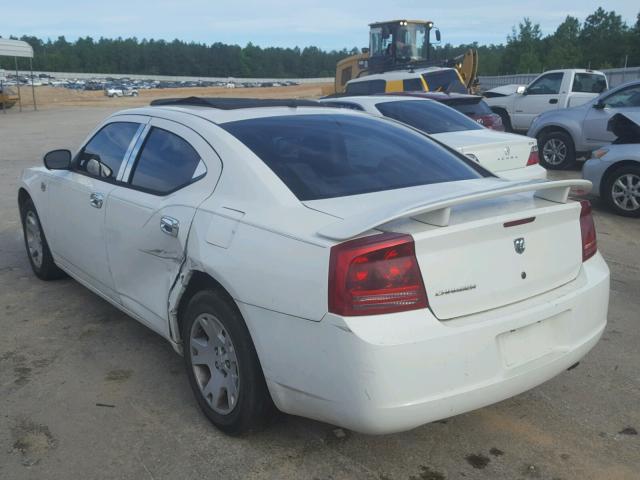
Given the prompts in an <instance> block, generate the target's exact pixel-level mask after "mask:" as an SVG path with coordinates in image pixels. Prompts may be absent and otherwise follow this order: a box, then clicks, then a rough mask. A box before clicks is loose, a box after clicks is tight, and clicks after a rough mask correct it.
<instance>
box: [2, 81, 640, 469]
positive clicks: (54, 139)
mask: <svg viewBox="0 0 640 480" xmlns="http://www.w3.org/2000/svg"><path fill="white" fill-rule="evenodd" d="M265 90H267V89H261V92H264V93H267V92H265ZM192 91H193V90H192V89H189V92H192ZM277 91H278V94H279V95H280V92H284V91H285V90H282V89H277ZM241 92H242V93H244V92H245V91H243V90H238V91H231V92H225V93H232V94H234V95H235V94H239V93H241ZM167 93H169V92H168V91H167ZM175 94H176V92H171V95H175ZM143 100H144V102H143ZM146 100H148V99H146V98H145V97H140V98H138V99H117V100H114V101H113V102H112V101H111V100H110V99H105V98H102V97H100V94H99V92H98V94H96V99H95V102H97V103H96V104H99V105H110V106H115V103H116V102H117V103H118V105H120V104H126V105H129V104H135V103H138V102H141V103H145V102H146ZM68 101H69V100H63V101H62V100H61V101H60V102H59V103H64V102H68ZM83 102H86V100H83ZM72 103H73V102H72ZM67 105H68V104H67ZM113 110H114V109H113V108H99V107H95V106H94V107H83V108H78V107H65V108H48V109H43V110H42V111H39V112H24V113H23V114H17V113H13V112H12V113H11V114H9V115H6V116H4V115H2V114H0V325H2V334H1V335H0V478H2V479H11V480H18V479H47V480H49V479H61V480H68V479H83V480H85V479H87V480H88V479H114V478H118V479H144V478H149V479H157V480H159V479H171V480H173V479H177V478H198V479H199V478H224V479H226V478H230V479H234V478H239V479H240V478H242V479H246V478H250V479H251V478H282V479H297V478H300V479H312V478H313V479H322V480H328V479H334V480H337V479H378V480H383V479H403V480H410V479H427V480H443V479H460V478H465V479H505V480H506V479H508V480H513V479H524V480H528V479H548V480H551V479H562V480H569V479H580V480H583V479H637V478H639V473H638V472H640V453H639V452H640V437H639V436H638V435H637V430H640V387H639V384H640V374H639V373H638V372H639V371H640V370H639V368H638V367H639V366H640V350H639V349H638V345H640V328H639V320H640V314H639V313H638V312H640V221H637V220H630V219H625V218H621V217H616V216H613V215H611V214H610V213H608V212H606V211H605V210H604V209H603V208H602V207H601V206H600V204H599V203H598V202H596V203H595V215H596V222H597V228H598V235H599V245H600V249H601V251H602V253H603V254H604V256H605V258H606V260H607V262H608V264H609V266H610V268H611V272H612V284H611V287H612V290H611V304H610V314H609V324H608V327H607V330H606V332H605V335H604V338H603V339H602V340H601V341H600V343H599V344H598V345H597V346H596V347H595V348H594V350H593V351H592V352H591V353H589V354H588V355H587V357H586V358H585V359H584V361H583V362H582V363H581V364H580V366H579V367H578V368H576V369H573V370H571V371H568V372H565V373H563V374H562V375H560V376H559V377H557V378H555V379H553V380H551V381H549V382H547V383H546V384H544V385H542V386H540V387H538V388H535V389H533V390H531V391H529V392H527V393H524V394H522V395H519V396H517V397H515V398H513V399H510V400H507V401H504V402H502V403H500V404H497V405H494V406H491V407H488V408H483V409H481V410H478V411H475V412H471V413H468V414H465V415H460V416H457V417H454V418H450V419H448V420H444V421H441V422H436V423H433V424H429V425H425V426H423V427H421V428H417V429H415V430H413V431H411V432H406V433H403V434H397V435H390V436H384V437H369V436H363V435H358V434H353V433H350V432H340V431H338V434H336V432H334V427H332V426H330V425H325V424H321V423H317V422H313V421H309V420H304V419H301V418H296V417H290V416H283V417H282V418H281V419H280V420H279V421H278V422H277V423H276V424H275V425H274V426H273V427H272V428H270V429H269V430H267V431H265V432H262V433H260V434H257V435H254V436H251V437H248V438H243V439H235V438H229V437H226V436H224V435H223V434H221V433H220V432H218V431H217V430H216V429H214V428H213V427H211V426H210V424H208V423H207V421H206V420H205V418H204V417H203V415H202V414H201V413H200V412H199V410H198V409H197V406H196V403H195V401H194V399H193V398H192V395H191V392H190V389H189V386H188V383H187V379H186V376H185V375H184V373H183V364H182V359H181V358H180V357H178V356H177V355H176V354H175V353H174V352H173V350H172V349H171V347H170V346H169V345H168V344H167V343H166V342H165V341H163V340H162V339H161V338H160V337H158V336H156V335H155V334H153V333H151V332H150V331H149V330H147V329H146V328H145V327H143V326H142V325H140V324H138V323H136V322H135V321H134V320H131V319H130V318H128V317H126V316H125V315H124V314H122V313H120V312H119V311H118V310H116V309H115V308H113V307H112V306H110V305H109V304H107V303H106V302H104V301H102V300H101V299H100V298H98V297H97V296H95V295H93V294H92V293H90V292H89V291H88V290H86V289H85V288H83V287H81V286H80V285H79V284H77V283H76V282H74V281H72V280H62V281H58V282H49V283H47V282H42V281H39V280H37V279H36V278H35V276H34V275H33V274H32V273H31V271H30V269H29V264H28V262H27V258H26V256H25V253H24V247H23V244H22V235H21V230H20V224H19V219H18V212H17V208H16V185H17V178H18V175H19V172H20V170H21V169H22V168H24V167H27V166H30V165H34V164H39V163H40V161H41V160H40V158H41V155H42V153H43V152H45V151H47V150H49V149H52V148H55V147H65V146H72V145H77V143H78V142H80V141H81V140H82V139H83V138H84V136H85V135H86V134H87V133H88V131H89V130H90V129H92V128H93V127H94V125H95V124H96V122H98V121H99V120H101V119H102V118H104V117H105V116H107V115H108V114H109V113H111V112H112V111H113ZM576 175H579V172H577V171H573V172H567V173H562V174H561V175H560V176H576Z"/></svg>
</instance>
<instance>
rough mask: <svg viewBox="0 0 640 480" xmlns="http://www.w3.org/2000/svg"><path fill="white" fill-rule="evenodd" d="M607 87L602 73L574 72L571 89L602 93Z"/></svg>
mask: <svg viewBox="0 0 640 480" xmlns="http://www.w3.org/2000/svg"><path fill="white" fill-rule="evenodd" d="M606 88H607V80H606V78H605V77H604V75H599V74H597V73H576V74H575V76H574V77H573V86H572V88H571V91H573V92H582V93H602V92H604V91H605V89H606Z"/></svg>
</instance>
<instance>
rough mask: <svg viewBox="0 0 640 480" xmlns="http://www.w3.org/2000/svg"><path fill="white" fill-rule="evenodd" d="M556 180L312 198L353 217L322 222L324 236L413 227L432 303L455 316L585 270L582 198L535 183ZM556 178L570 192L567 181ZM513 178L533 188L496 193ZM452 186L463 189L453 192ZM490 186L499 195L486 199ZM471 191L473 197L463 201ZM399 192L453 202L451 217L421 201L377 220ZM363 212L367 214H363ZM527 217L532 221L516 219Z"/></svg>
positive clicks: (322, 207)
mask: <svg viewBox="0 0 640 480" xmlns="http://www.w3.org/2000/svg"><path fill="white" fill-rule="evenodd" d="M552 183H554V182H526V183H516V182H506V181H504V180H499V179H489V178H487V179H482V180H467V181H462V182H450V183H444V184H435V185H427V186H422V187H412V188H409V189H402V190H401V191H387V192H378V193H375V194H366V195H357V196H353V197H343V198H334V199H326V200H314V201H310V202H304V203H305V205H306V206H307V207H309V208H313V209H314V210H318V211H322V212H325V213H328V214H330V215H333V216H334V217H338V218H343V219H345V220H343V221H338V222H336V223H335V224H334V225H335V226H331V228H329V227H325V228H324V229H321V230H320V231H319V233H320V235H321V236H325V237H327V236H328V237H329V238H334V239H340V238H345V239H346V238H347V237H348V236H352V235H357V234H358V232H360V233H364V232H365V231H370V230H367V227H368V228H372V225H376V226H375V227H373V228H375V229H376V230H381V231H390V232H398V233H407V234H410V235H411V236H412V237H413V239H414V242H415V250H416V257H417V260H418V263H419V266H420V270H421V274H422V277H423V280H424V284H425V288H426V291H427V297H428V300H429V306H430V308H431V310H432V312H433V313H434V315H435V316H436V317H437V318H439V319H441V320H447V319H451V318H456V317H461V316H465V315H470V314H473V313H478V312H481V311H485V310H490V309H493V308H498V307H501V306H504V305H508V304H510V303H514V302H518V301H522V300H524V299H526V298H530V297H533V296H535V295H539V294H541V293H544V292H547V291H549V290H552V289H554V288H557V287H559V286H561V285H563V284H566V283H568V282H570V281H571V280H573V279H575V278H576V277H577V275H578V273H579V271H580V268H581V265H582V240H581V233H580V223H579V217H580V204H579V203H577V202H569V203H562V198H560V197H556V200H555V201H550V200H549V199H544V198H540V196H542V195H543V194H544V193H545V192H541V191H535V194H534V191H533V190H534V188H541V187H542V186H545V185H546V186H547V187H548V186H549V185H550V184H552ZM555 184H558V185H559V186H560V187H566V188H567V192H568V187H567V186H566V185H565V184H567V185H568V183H567V182H566V181H564V182H555ZM512 185H514V186H515V188H522V187H523V185H524V186H525V187H526V186H530V187H531V190H530V191H523V192H516V193H513V194H509V193H508V192H507V194H506V195H504V196H499V195H495V192H496V190H499V189H500V188H505V186H506V187H507V188H510V186H512ZM487 187H489V188H488V189H487ZM452 191H453V192H460V194H459V195H458V196H456V195H455V194H454V195H453V196H452V195H451V192H452ZM487 191H489V192H492V195H494V196H493V197H490V198H486V197H485V198H481V197H480V196H481V195H484V194H485V193H486V192H487ZM551 191H552V190H548V192H551ZM400 192H402V193H400ZM474 192H477V193H474ZM473 195H476V196H477V198H478V200H474V199H473V198H476V197H473V198H472V197H471V196H473ZM536 195H540V196H536ZM547 195H548V196H549V198H553V195H552V194H550V193H549V194H547ZM464 196H466V197H467V198H470V200H468V201H466V203H456V202H457V199H459V198H461V197H464ZM363 197H364V198H363ZM399 197H401V198H406V199H407V200H406V201H407V205H409V204H411V201H413V200H415V199H418V198H425V197H426V198H432V199H433V200H432V201H431V202H430V203H429V204H428V205H436V204H437V205H443V203H442V202H445V203H444V205H451V206H449V207H446V206H445V209H448V210H449V215H448V218H447V219H446V220H443V218H444V217H443V216H442V215H440V214H439V212H441V211H442V210H443V209H440V210H435V211H430V210H429V208H430V207H424V208H423V207H418V208H414V209H411V212H416V213H415V214H414V213H411V214H410V215H409V214H407V213H406V211H405V212H402V211H400V213H398V214H397V215H395V214H390V215H388V214H387V212H384V213H381V214H379V215H380V216H379V219H380V220H379V222H378V221H376V220H373V221H369V220H370V215H371V213H370V212H372V211H374V212H379V211H380V210H382V209H384V208H385V207H388V205H389V204H393V202H394V201H395V202H398V198H399ZM443 198H445V200H442V199H443ZM565 201H566V196H565ZM423 211H425V212H427V213H421V212H423ZM363 217H366V220H365V221H362V222H358V221H357V220H358V219H361V218H363ZM524 219H527V220H529V221H527V222H523V223H521V224H516V225H512V226H511V225H510V224H509V222H514V221H519V220H524ZM434 222H435V223H436V224H434ZM437 222H442V223H441V224H442V225H445V226H437V224H438V223H437ZM354 224H356V225H357V226H356V227H353V228H352V225H354Z"/></svg>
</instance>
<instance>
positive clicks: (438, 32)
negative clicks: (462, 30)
mask: <svg viewBox="0 0 640 480" xmlns="http://www.w3.org/2000/svg"><path fill="white" fill-rule="evenodd" d="M441 38H442V37H441V36H440V30H436V40H437V41H438V42H439V41H440V39H441Z"/></svg>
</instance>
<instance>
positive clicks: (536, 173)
mask: <svg viewBox="0 0 640 480" xmlns="http://www.w3.org/2000/svg"><path fill="white" fill-rule="evenodd" d="M495 173H496V174H497V175H498V176H500V177H502V178H506V179H507V180H539V179H546V178H547V169H546V168H544V167H543V166H541V165H530V166H528V167H523V168H515V169H513V170H503V171H501V172H495Z"/></svg>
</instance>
